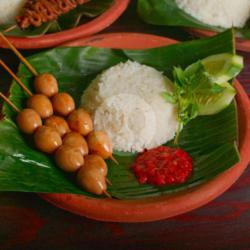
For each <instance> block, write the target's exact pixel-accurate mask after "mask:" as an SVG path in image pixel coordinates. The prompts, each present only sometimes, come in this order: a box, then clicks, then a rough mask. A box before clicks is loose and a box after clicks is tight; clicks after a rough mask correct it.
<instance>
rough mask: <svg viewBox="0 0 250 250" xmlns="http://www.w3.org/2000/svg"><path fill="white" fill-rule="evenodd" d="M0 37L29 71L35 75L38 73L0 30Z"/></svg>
mask: <svg viewBox="0 0 250 250" xmlns="http://www.w3.org/2000/svg"><path fill="white" fill-rule="evenodd" d="M0 37H1V38H2V40H3V41H4V42H5V44H6V45H7V46H8V47H9V48H10V49H11V50H12V51H13V52H14V53H15V54H16V56H17V57H18V58H19V59H20V60H21V61H22V62H23V63H24V64H25V65H26V67H27V68H28V69H29V70H30V72H31V73H32V74H33V75H34V76H37V75H38V73H37V71H36V70H35V68H34V67H33V66H32V65H31V64H30V63H29V62H28V61H27V60H26V59H25V58H24V57H23V56H22V54H21V53H20V52H19V51H18V50H17V49H16V48H15V47H14V46H13V45H12V44H11V42H10V41H9V40H8V39H7V38H6V37H5V36H4V35H3V33H2V32H0Z"/></svg>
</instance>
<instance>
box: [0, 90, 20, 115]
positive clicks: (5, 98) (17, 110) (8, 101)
mask: <svg viewBox="0 0 250 250" xmlns="http://www.w3.org/2000/svg"><path fill="white" fill-rule="evenodd" d="M0 97H1V98H2V99H3V100H4V101H5V102H6V103H8V104H9V105H10V106H11V107H12V108H13V109H14V110H15V111H16V112H17V113H19V112H20V110H19V109H18V108H17V106H16V105H15V104H14V103H13V102H11V101H10V100H9V99H8V98H7V97H6V96H5V95H4V94H3V93H2V92H0Z"/></svg>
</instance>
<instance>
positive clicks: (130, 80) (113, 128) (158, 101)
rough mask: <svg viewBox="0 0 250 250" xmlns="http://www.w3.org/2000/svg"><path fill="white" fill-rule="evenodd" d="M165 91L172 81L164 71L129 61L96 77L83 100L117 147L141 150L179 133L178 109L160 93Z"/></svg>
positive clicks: (98, 127) (159, 143) (97, 128)
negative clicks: (177, 131)
mask: <svg viewBox="0 0 250 250" xmlns="http://www.w3.org/2000/svg"><path fill="white" fill-rule="evenodd" d="M166 90H168V91H171V82H170V80H169V79H168V78H167V77H165V76H164V75H163V74H162V73H161V72H159V71H157V70H155V69H154V68H151V67H148V66H145V65H141V64H139V63H137V62H131V61H127V62H126V63H119V64H117V65H115V66H113V67H111V68H109V69H108V70H106V71H104V72H103V73H102V74H100V75H99V76H98V77H97V78H96V79H94V80H93V82H92V83H91V84H90V86H89V87H88V88H87V89H86V90H85V92H84V94H83V96H82V101H81V103H82V107H83V108H85V109H86V110H87V111H88V112H89V113H90V114H91V116H92V118H93V121H94V127H95V129H96V130H103V131H105V132H106V133H107V134H108V136H109V137H110V138H111V140H112V142H113V146H114V149H115V150H118V151H123V152H140V151H143V150H144V149H150V148H154V147H157V146H159V145H162V144H163V143H165V142H167V141H169V140H171V139H173V137H174V135H175V133H176V130H177V127H178V121H177V112H176V108H175V106H173V105H172V104H170V103H167V102H166V101H165V100H164V99H163V98H162V96H161V93H162V92H163V91H166Z"/></svg>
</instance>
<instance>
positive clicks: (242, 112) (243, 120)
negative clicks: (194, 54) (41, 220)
mask: <svg viewBox="0 0 250 250" xmlns="http://www.w3.org/2000/svg"><path fill="white" fill-rule="evenodd" d="M175 42H176V41H174V40H170V39H168V38H163V37H157V36H152V35H144V34H129V33H127V34H126V33H124V34H108V35H98V36H95V37H92V38H88V39H80V40H78V41H75V42H72V43H71V44H68V45H71V46H79V45H92V46H97V47H108V48H110V47H111V48H127V49H145V48H150V47H158V46H165V45H169V44H173V43H175ZM235 86H236V89H237V92H238V95H237V103H238V110H239V128H240V154H241V162H240V163H239V164H237V165H235V166H234V167H232V168H230V169H229V170H228V171H226V172H224V173H223V174H221V175H219V176H218V177H216V178H214V179H213V180H211V181H209V182H207V183H205V184H203V185H201V186H198V187H196V188H193V189H191V190H188V191H185V192H182V193H178V194H175V195H171V196H161V197H158V198H151V199H144V200H133V201H132V200H126V201H125V200H117V199H93V198H88V197H85V196H80V195H72V194H41V197H42V198H44V199H45V200H47V201H49V202H51V203H52V204H54V205H55V206H57V207H60V208H62V209H65V210H68V211H70V212H72V213H75V214H79V215H82V216H86V217H88V218H92V219H96V220H101V221H113V222H146V221H155V220H161V219H166V218H169V217H172V216H176V215H179V214H182V213H185V212H188V211H191V210H193V209H195V208H198V207H200V206H203V205H204V204H206V203H208V202H209V201H211V200H213V199H214V198H216V197H218V196H219V195H220V194H222V193H223V192H225V191H226V190H227V189H228V188H229V187H230V186H231V185H232V184H233V183H234V182H235V181H236V180H237V179H238V178H239V177H240V175H241V174H242V172H243V171H244V169H245V168H246V167H247V165H248V163H249V161H250V112H249V111H250V102H249V99H248V97H247V95H246V93H245V91H244V90H243V88H242V86H241V85H240V84H239V83H238V82H236V85H235Z"/></svg>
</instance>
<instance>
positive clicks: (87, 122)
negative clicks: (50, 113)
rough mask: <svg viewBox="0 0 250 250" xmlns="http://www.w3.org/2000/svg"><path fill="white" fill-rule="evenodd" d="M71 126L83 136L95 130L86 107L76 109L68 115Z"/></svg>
mask: <svg viewBox="0 0 250 250" xmlns="http://www.w3.org/2000/svg"><path fill="white" fill-rule="evenodd" d="M68 123H69V127H70V128H71V129H72V130H73V131H75V132H78V133H80V134H81V135H83V136H86V135H88V134H89V133H90V132H91V131H92V130H93V121H92V119H91V117H90V115H89V113H87V112H86V111H85V110H84V109H82V108H80V109H77V110H74V111H73V112H72V113H71V114H70V115H69V117H68Z"/></svg>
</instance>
